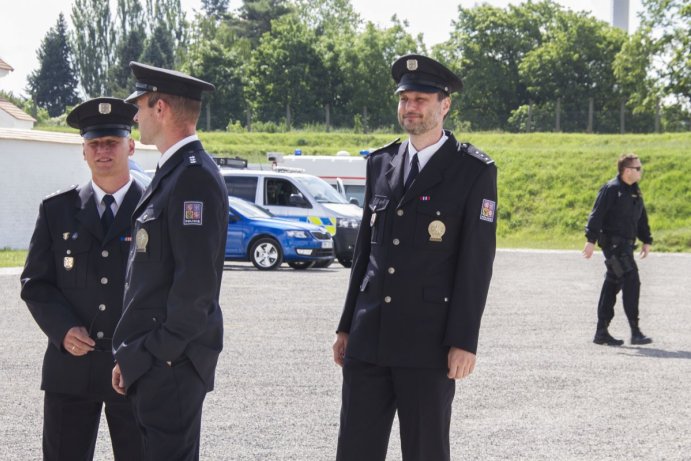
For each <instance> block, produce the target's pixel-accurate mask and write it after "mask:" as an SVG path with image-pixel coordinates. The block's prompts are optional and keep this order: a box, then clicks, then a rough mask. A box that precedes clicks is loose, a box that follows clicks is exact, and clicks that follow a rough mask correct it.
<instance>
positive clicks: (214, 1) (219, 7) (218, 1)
mask: <svg viewBox="0 0 691 461" xmlns="http://www.w3.org/2000/svg"><path fill="white" fill-rule="evenodd" d="M229 3H230V0H202V11H203V12H204V14H205V15H206V16H207V17H209V18H213V19H215V20H219V19H222V18H223V17H225V15H226V14H227V13H228V4H229Z"/></svg>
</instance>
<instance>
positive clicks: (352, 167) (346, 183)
mask: <svg viewBox="0 0 691 461" xmlns="http://www.w3.org/2000/svg"><path fill="white" fill-rule="evenodd" d="M363 153H368V151H363V152H361V155H359V156H354V155H349V154H348V153H347V152H345V151H343V152H339V153H337V154H336V155H283V154H281V153H280V152H267V154H266V156H267V159H268V160H269V162H271V163H272V164H273V165H275V166H276V167H278V168H288V169H295V168H297V169H300V170H302V171H303V172H305V173H308V174H313V175H315V176H319V177H320V178H322V179H323V180H324V181H326V182H327V183H329V184H331V186H332V187H333V188H334V189H336V190H337V191H338V192H340V193H341V195H343V196H344V197H345V198H346V200H347V201H349V202H350V203H354V204H356V205H359V206H363V205H364V201H365V173H366V170H367V157H366V156H365V155H363Z"/></svg>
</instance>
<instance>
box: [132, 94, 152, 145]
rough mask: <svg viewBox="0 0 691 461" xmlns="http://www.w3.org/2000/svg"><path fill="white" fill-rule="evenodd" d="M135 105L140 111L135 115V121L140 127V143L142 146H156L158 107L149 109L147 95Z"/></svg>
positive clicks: (141, 97)
mask: <svg viewBox="0 0 691 461" xmlns="http://www.w3.org/2000/svg"><path fill="white" fill-rule="evenodd" d="M135 104H136V105H137V108H138V109H139V110H138V111H137V113H136V114H135V115H134V121H135V122H136V123H137V124H138V125H139V141H140V142H141V143H142V144H155V142H154V139H155V133H156V113H155V112H156V105H154V107H149V104H148V95H146V94H144V95H142V96H140V97H138V98H137V100H136V101H135Z"/></svg>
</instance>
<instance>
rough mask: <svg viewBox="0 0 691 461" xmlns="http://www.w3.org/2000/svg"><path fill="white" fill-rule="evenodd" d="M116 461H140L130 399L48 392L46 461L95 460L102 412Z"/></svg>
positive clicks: (44, 424)
mask: <svg viewBox="0 0 691 461" xmlns="http://www.w3.org/2000/svg"><path fill="white" fill-rule="evenodd" d="M104 404H105V412H106V420H107V421H108V429H109V431H110V439H111V442H112V444H113V455H114V459H115V460H116V461H130V460H134V461H136V460H140V459H141V452H142V444H141V437H140V435H139V431H138V430H137V425H136V423H135V421H134V414H133V412H132V405H131V404H130V402H128V401H127V399H125V398H124V397H123V398H114V399H113V400H107V401H105V402H104V401H103V400H97V399H94V398H89V397H82V396H77V395H67V394H58V393H55V392H46V393H45V395H44V400H43V459H44V461H91V460H92V459H93V458H94V449H95V447H96V438H97V435H98V426H99V423H100V422H101V408H102V407H103V405H104Z"/></svg>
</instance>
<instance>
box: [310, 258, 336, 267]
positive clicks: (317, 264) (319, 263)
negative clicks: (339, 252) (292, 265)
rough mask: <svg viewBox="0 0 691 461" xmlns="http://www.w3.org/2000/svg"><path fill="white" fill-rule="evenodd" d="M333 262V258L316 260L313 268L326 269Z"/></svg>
mask: <svg viewBox="0 0 691 461" xmlns="http://www.w3.org/2000/svg"><path fill="white" fill-rule="evenodd" d="M333 262H334V260H333V258H331V259H327V260H326V261H317V262H315V263H314V268H315V269H326V268H327V267H329V266H330V265H331V263H333Z"/></svg>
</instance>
